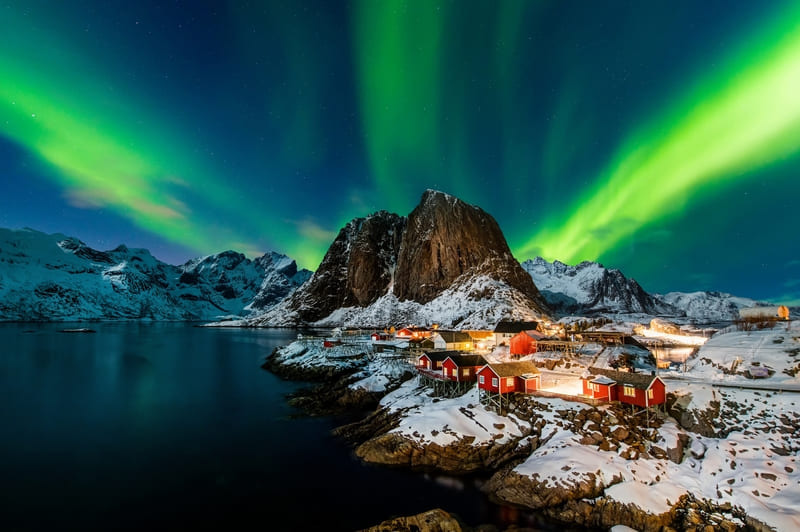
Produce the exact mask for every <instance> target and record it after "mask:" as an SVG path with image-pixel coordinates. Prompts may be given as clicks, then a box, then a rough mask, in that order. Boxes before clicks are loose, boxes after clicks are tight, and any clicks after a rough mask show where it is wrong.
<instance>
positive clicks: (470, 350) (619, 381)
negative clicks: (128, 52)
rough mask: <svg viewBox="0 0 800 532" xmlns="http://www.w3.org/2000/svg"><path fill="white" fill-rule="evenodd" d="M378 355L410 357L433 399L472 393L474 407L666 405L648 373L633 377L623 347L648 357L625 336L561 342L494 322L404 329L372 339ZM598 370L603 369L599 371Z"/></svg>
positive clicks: (532, 329)
mask: <svg viewBox="0 0 800 532" xmlns="http://www.w3.org/2000/svg"><path fill="white" fill-rule="evenodd" d="M371 339H372V342H373V346H374V348H375V349H376V350H378V351H383V350H398V349H401V350H403V351H404V352H406V353H409V357H410V359H411V361H413V363H414V365H415V368H416V371H417V372H418V374H419V375H420V378H421V379H422V380H423V382H425V383H426V384H428V385H429V386H430V387H431V388H432V389H433V392H434V394H436V395H440V396H454V395H460V394H462V393H464V392H466V391H467V390H468V389H470V388H472V387H474V386H477V387H478V389H479V391H480V396H481V400H482V401H483V402H484V403H485V404H487V405H490V406H494V407H497V408H502V407H503V405H504V402H507V401H508V399H509V397H510V395H511V394H529V395H539V396H546V397H560V398H563V399H568V400H574V401H581V402H585V403H590V404H600V403H603V402H613V401H619V402H620V403H625V404H630V405H632V407H634V408H635V407H639V408H642V409H649V408H651V407H657V406H658V405H662V404H664V403H665V401H666V386H665V384H664V381H663V380H662V379H661V378H660V377H659V376H657V375H656V374H655V371H653V370H654V369H655V366H653V370H650V369H648V370H645V372H644V373H636V372H635V371H634V367H633V366H634V365H633V364H630V365H625V364H621V363H620V361H621V360H626V359H628V357H627V355H626V351H627V350H628V349H627V348H630V349H633V350H638V351H639V352H640V353H643V354H647V353H648V352H647V350H646V348H645V346H643V345H641V344H639V343H638V342H637V341H636V339H635V338H634V337H633V336H632V335H630V334H627V333H625V332H619V331H609V330H594V331H582V332H580V333H574V334H571V335H569V336H568V337H567V336H566V335H565V334H564V332H563V330H562V331H557V330H554V329H553V328H552V326H551V325H549V324H547V323H545V322H513V321H501V322H500V323H498V324H497V326H496V327H495V329H494V330H493V331H443V330H437V329H436V328H426V327H405V328H401V329H399V330H396V331H393V330H387V331H384V332H375V333H373V334H372V335H371ZM599 366H602V367H599Z"/></svg>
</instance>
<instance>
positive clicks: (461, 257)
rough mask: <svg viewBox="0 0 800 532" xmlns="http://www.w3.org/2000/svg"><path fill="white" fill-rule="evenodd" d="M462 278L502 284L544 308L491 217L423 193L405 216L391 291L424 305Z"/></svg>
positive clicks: (456, 201) (431, 192)
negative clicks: (474, 277) (481, 278)
mask: <svg viewBox="0 0 800 532" xmlns="http://www.w3.org/2000/svg"><path fill="white" fill-rule="evenodd" d="M464 274H470V275H475V274H483V275H487V276H489V277H490V278H494V279H499V280H503V281H505V282H507V283H508V284H509V285H510V286H512V287H513V288H516V289H517V290H519V291H521V292H522V293H523V294H525V295H526V296H528V297H530V298H531V299H532V300H533V301H535V302H536V303H537V304H538V305H539V306H540V307H546V305H545V304H544V302H543V299H542V298H541V296H540V295H539V291H538V290H537V289H536V286H535V285H534V283H533V281H532V280H531V277H530V276H529V275H527V274H526V273H525V271H524V270H523V269H522V268H521V267H520V265H519V263H518V262H517V261H516V260H515V259H514V257H513V255H512V254H511V250H510V249H509V247H508V243H507V242H506V239H505V237H504V236H503V232H502V231H501V230H500V226H499V225H498V224H497V222H496V221H495V219H494V218H493V217H492V216H491V215H489V214H488V213H486V212H485V211H484V210H483V209H481V208H480V207H477V206H474V205H469V204H467V203H465V202H463V201H461V200H459V199H458V198H455V197H454V196H450V195H448V194H445V193H443V192H438V191H435V190H426V191H425V192H424V193H423V195H422V199H421V200H420V203H419V205H418V206H417V207H416V208H415V209H414V210H413V211H411V214H409V216H408V226H407V228H406V232H405V234H404V235H403V242H402V245H401V247H400V255H399V257H398V261H397V276H396V279H395V287H394V293H395V295H396V296H397V297H398V298H399V299H400V300H413V301H416V302H418V303H427V302H428V301H431V300H432V299H434V298H435V297H437V296H438V295H439V294H441V293H442V291H444V290H445V289H447V288H448V287H450V286H451V285H452V284H453V283H454V282H455V281H456V279H458V278H459V277H461V276H462V275H464Z"/></svg>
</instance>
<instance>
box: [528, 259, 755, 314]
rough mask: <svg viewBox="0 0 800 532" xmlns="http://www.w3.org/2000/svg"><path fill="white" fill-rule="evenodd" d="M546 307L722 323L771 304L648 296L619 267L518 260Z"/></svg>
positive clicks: (705, 295) (709, 296)
mask: <svg viewBox="0 0 800 532" xmlns="http://www.w3.org/2000/svg"><path fill="white" fill-rule="evenodd" d="M522 267H523V268H524V269H525V271H527V272H528V273H529V274H530V276H531V278H532V279H533V281H534V283H536V286H537V287H538V288H539V290H540V291H541V293H542V295H543V296H544V298H545V299H546V300H547V303H548V304H549V305H550V307H551V308H552V309H553V310H554V311H556V312H557V313H559V314H562V315H579V316H580V315H603V316H616V315H619V314H628V315H640V318H641V319H644V318H646V317H647V316H663V317H669V318H672V319H675V320H677V321H705V322H723V321H729V320H733V319H736V318H737V317H738V316H739V309H741V308H747V307H754V306H763V305H766V306H769V305H770V303H765V302H759V301H756V300H754V299H749V298H746V297H736V296H733V295H731V294H726V293H723V292H688V293H686V292H669V293H667V294H650V293H648V292H646V291H645V290H644V289H643V288H642V287H641V286H640V285H639V283H637V282H636V281H635V280H633V279H628V278H627V277H625V275H623V274H622V272H620V271H619V270H616V269H608V268H606V267H604V266H603V265H602V264H599V263H596V262H589V261H584V262H581V263H580V264H578V265H576V266H569V265H567V264H564V263H562V262H559V261H557V260H556V261H553V262H548V261H547V260H545V259H543V258H541V257H536V258H535V259H529V260H526V261H525V262H523V263H522Z"/></svg>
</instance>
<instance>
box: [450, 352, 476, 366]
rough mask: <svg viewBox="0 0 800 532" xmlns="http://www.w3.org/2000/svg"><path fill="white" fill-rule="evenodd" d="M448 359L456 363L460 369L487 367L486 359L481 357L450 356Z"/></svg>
mask: <svg viewBox="0 0 800 532" xmlns="http://www.w3.org/2000/svg"><path fill="white" fill-rule="evenodd" d="M447 358H449V359H450V360H452V361H453V362H454V363H455V365H456V366H459V367H467V366H485V365H486V359H485V358H483V357H482V356H481V355H465V354H454V355H450V356H449V357H447Z"/></svg>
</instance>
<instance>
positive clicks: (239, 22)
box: [0, 0, 800, 304]
mask: <svg viewBox="0 0 800 532" xmlns="http://www.w3.org/2000/svg"><path fill="white" fill-rule="evenodd" d="M62 4H63V5H62ZM700 4H702V5H700ZM0 80H2V81H0V173H2V188H0V190H1V191H2V195H1V197H0V226H4V227H23V226H29V227H33V228H35V229H39V230H43V231H48V232H62V233H66V234H71V235H74V236H77V237H79V238H81V239H83V240H85V241H86V242H87V243H88V244H89V245H92V246H94V247H98V248H110V247H114V246H116V245H117V244H119V243H122V242H124V243H126V244H128V245H131V246H136V247H148V248H150V249H151V250H152V251H153V252H154V254H155V255H156V256H158V257H159V258H162V259H163V260H167V261H170V262H182V261H184V260H186V259H188V258H190V257H192V256H195V255H198V254H206V253H213V252H218V251H222V250H224V249H229V248H232V249H237V250H240V251H244V252H245V253H247V254H249V255H254V254H256V253H260V252H264V251H267V250H276V251H280V252H283V253H286V254H288V255H289V256H291V257H293V258H295V259H297V260H298V262H299V263H300V264H301V265H302V266H305V267H308V268H311V269H314V268H316V266H317V264H318V262H319V260H320V259H321V257H322V255H323V254H324V252H325V250H326V249H327V246H328V244H329V243H330V241H331V239H332V238H333V236H334V235H335V233H336V232H337V231H338V229H339V228H340V227H341V225H342V224H344V223H345V222H346V221H347V220H349V219H351V218H352V217H355V216H364V215H366V214H368V213H370V212H373V211H375V210H379V209H386V210H391V211H394V212H398V213H400V214H407V213H408V212H409V211H410V210H411V209H412V208H413V207H414V205H415V204H416V202H417V201H418V199H419V197H420V195H421V193H422V191H423V190H424V189H426V188H436V189H441V190H444V191H446V192H449V193H452V194H454V195H457V196H459V197H461V198H462V199H464V200H465V201H468V202H470V203H474V204H477V205H480V206H481V207H483V208H484V209H485V210H486V211H488V212H490V213H491V214H492V215H493V216H494V217H495V218H497V220H498V222H499V223H500V226H501V227H502V229H503V230H504V232H505V234H506V237H507V239H508V241H509V244H510V245H511V248H512V250H513V251H514V253H515V255H516V256H517V258H519V259H521V260H524V259H526V258H531V257H533V256H536V255H542V256H544V257H545V258H547V259H549V260H553V259H559V260H562V261H564V262H567V263H570V264H574V263H576V262H578V261H581V260H599V261H600V262H603V263H604V264H605V265H606V266H609V267H616V268H620V269H621V270H622V271H623V272H624V273H625V274H626V275H628V276H632V277H635V278H636V279H637V280H638V281H639V282H640V283H641V284H642V285H643V286H644V288H645V289H647V290H649V291H656V292H657V291H669V290H681V291H691V290H722V291H727V292H732V293H735V294H737V295H742V296H747V297H753V298H757V299H769V300H773V301H780V302H785V303H792V302H794V303H795V304H798V302H800V245H798V244H797V236H796V235H797V228H798V223H797V221H796V218H797V216H796V212H795V209H796V204H797V198H798V197H800V181H799V180H798V174H800V96H797V95H798V94H800V8H798V7H797V4H796V2H791V1H769V2H744V1H742V2H730V1H710V2H702V3H699V2H694V1H689V0H680V1H674V2H635V1H611V2H604V3H600V2H581V1H577V0H576V1H566V2H545V1H517V0H507V1H502V2H457V1H453V0H451V1H441V2H437V1H421V0H420V1H399V0H381V1H369V0H356V1H353V2H302V3H301V2H227V3H211V2H209V3H205V2H185V3H184V2H168V3H161V2H136V3H130V2H82V1H77V2H71V3H51V2H11V3H10V4H4V5H3V6H0Z"/></svg>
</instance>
